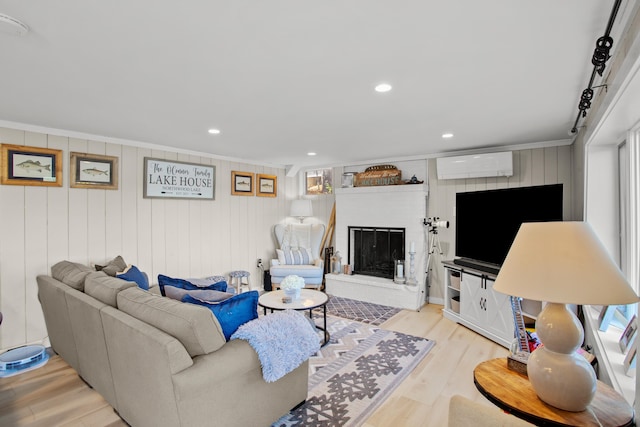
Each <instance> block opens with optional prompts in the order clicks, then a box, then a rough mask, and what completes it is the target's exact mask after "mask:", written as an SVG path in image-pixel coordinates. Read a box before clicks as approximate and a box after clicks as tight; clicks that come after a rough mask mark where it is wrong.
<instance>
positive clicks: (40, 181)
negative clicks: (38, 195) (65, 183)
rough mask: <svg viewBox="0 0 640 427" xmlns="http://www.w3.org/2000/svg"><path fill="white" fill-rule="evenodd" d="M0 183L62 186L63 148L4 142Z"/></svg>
mask: <svg viewBox="0 0 640 427" xmlns="http://www.w3.org/2000/svg"><path fill="white" fill-rule="evenodd" d="M0 184H5V185H38V186H49V187H62V150H54V149H50V148H39V147H27V146H23V145H10V144H2V145H1V146H0Z"/></svg>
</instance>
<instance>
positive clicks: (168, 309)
mask: <svg viewBox="0 0 640 427" xmlns="http://www.w3.org/2000/svg"><path fill="white" fill-rule="evenodd" d="M117 299H118V308H119V309H120V310H121V311H122V312H124V313H127V314H129V315H131V316H133V317H135V318H136V319H139V320H142V321H143V322H145V323H148V324H149V325H151V326H154V327H156V328H158V329H160V330H161V331H163V332H165V333H167V334H169V335H171V336H172V337H174V338H176V339H177V340H178V341H180V342H181V343H182V345H183V346H184V348H185V349H186V350H187V352H188V353H189V355H190V356H191V357H196V356H200V355H203V354H209V353H211V352H213V351H216V350H218V349H219V348H220V347H222V346H223V345H224V344H225V342H226V339H225V337H224V334H223V332H222V328H221V327H220V324H219V323H218V321H217V320H216V318H215V316H213V315H212V313H211V312H210V311H209V310H205V309H203V307H198V306H196V305H193V304H184V303H182V302H180V301H176V300H173V299H170V298H164V297H162V296H160V295H155V294H152V293H151V292H147V291H143V290H142V289H139V288H138V287H137V286H134V287H132V288H129V289H125V290H124V291H122V292H120V293H119V294H118V297H117Z"/></svg>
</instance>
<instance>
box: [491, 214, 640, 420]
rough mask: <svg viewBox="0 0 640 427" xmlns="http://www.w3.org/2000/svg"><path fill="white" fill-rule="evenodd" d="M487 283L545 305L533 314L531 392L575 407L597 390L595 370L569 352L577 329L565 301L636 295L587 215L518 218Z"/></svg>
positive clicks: (617, 300) (630, 299)
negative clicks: (562, 218) (535, 343)
mask: <svg viewBox="0 0 640 427" xmlns="http://www.w3.org/2000/svg"><path fill="white" fill-rule="evenodd" d="M493 289H494V290H495V291H497V292H500V293H503V294H507V295H510V296H516V297H521V298H525V299H530V300H535V301H543V302H546V303H547V304H546V305H545V306H544V308H543V310H542V311H541V312H540V314H539V315H538V319H537V320H536V333H537V335H538V338H539V339H540V341H541V342H542V346H540V347H538V348H537V349H536V350H534V351H533V352H532V353H531V355H530V356H529V361H528V363H527V375H528V377H529V381H530V382H531V385H532V387H533V389H534V390H535V392H536V394H537V395H538V397H539V398H540V399H541V400H542V401H544V402H546V403H548V404H549V405H552V406H555V407H556V408H560V409H563V410H565V411H573V412H579V411H583V410H585V409H586V408H587V406H589V404H590V403H591V400H592V399H593V397H594V396H595V393H596V384H597V383H596V375H595V372H594V370H593V368H592V367H591V365H590V364H589V363H588V362H587V360H586V359H585V358H584V357H583V356H581V355H579V354H578V353H577V352H576V351H577V350H578V348H579V347H580V346H581V345H582V342H583V339H584V329H583V328H582V325H581V324H580V321H579V320H578V318H577V316H576V315H575V314H574V313H573V311H571V310H570V309H569V308H567V306H566V305H565V304H579V305H619V304H631V303H635V302H638V296H637V295H636V294H635V292H634V291H633V289H631V286H630V285H629V283H628V282H627V280H626V279H625V277H624V276H623V274H622V272H621V271H620V269H619V268H618V267H617V265H616V264H615V263H614V262H613V260H612V259H611V257H610V255H609V253H608V252H607V250H606V249H605V248H604V246H603V245H602V243H600V241H599V240H598V238H597V236H596V235H595V233H594V232H593V230H592V229H591V227H590V226H589V224H587V223H586V222H536V223H523V224H522V226H521V227H520V230H519V231H518V234H517V235H516V238H515V240H514V241H513V244H512V245H511V249H509V253H508V254H507V257H506V259H505V261H504V263H503V264H502V267H501V268H500V272H499V273H498V276H497V278H496V281H495V285H494V287H493Z"/></svg>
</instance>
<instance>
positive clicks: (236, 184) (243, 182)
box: [231, 171, 254, 196]
mask: <svg viewBox="0 0 640 427" xmlns="http://www.w3.org/2000/svg"><path fill="white" fill-rule="evenodd" d="M253 177H254V174H252V173H251V172H238V171H231V194H232V195H234V196H253Z"/></svg>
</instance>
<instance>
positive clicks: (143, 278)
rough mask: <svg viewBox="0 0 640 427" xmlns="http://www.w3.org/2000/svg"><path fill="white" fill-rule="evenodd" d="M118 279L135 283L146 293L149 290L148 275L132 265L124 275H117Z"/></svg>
mask: <svg viewBox="0 0 640 427" xmlns="http://www.w3.org/2000/svg"><path fill="white" fill-rule="evenodd" d="M116 277H117V278H118V279H122V280H126V281H127V282H135V283H136V284H137V285H138V287H139V288H140V289H144V290H145V291H148V290H149V279H147V275H146V274H144V273H143V272H142V271H140V270H139V269H138V267H136V266H135V265H132V266H131V267H129V268H128V269H126V270H125V271H123V272H122V273H116Z"/></svg>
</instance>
